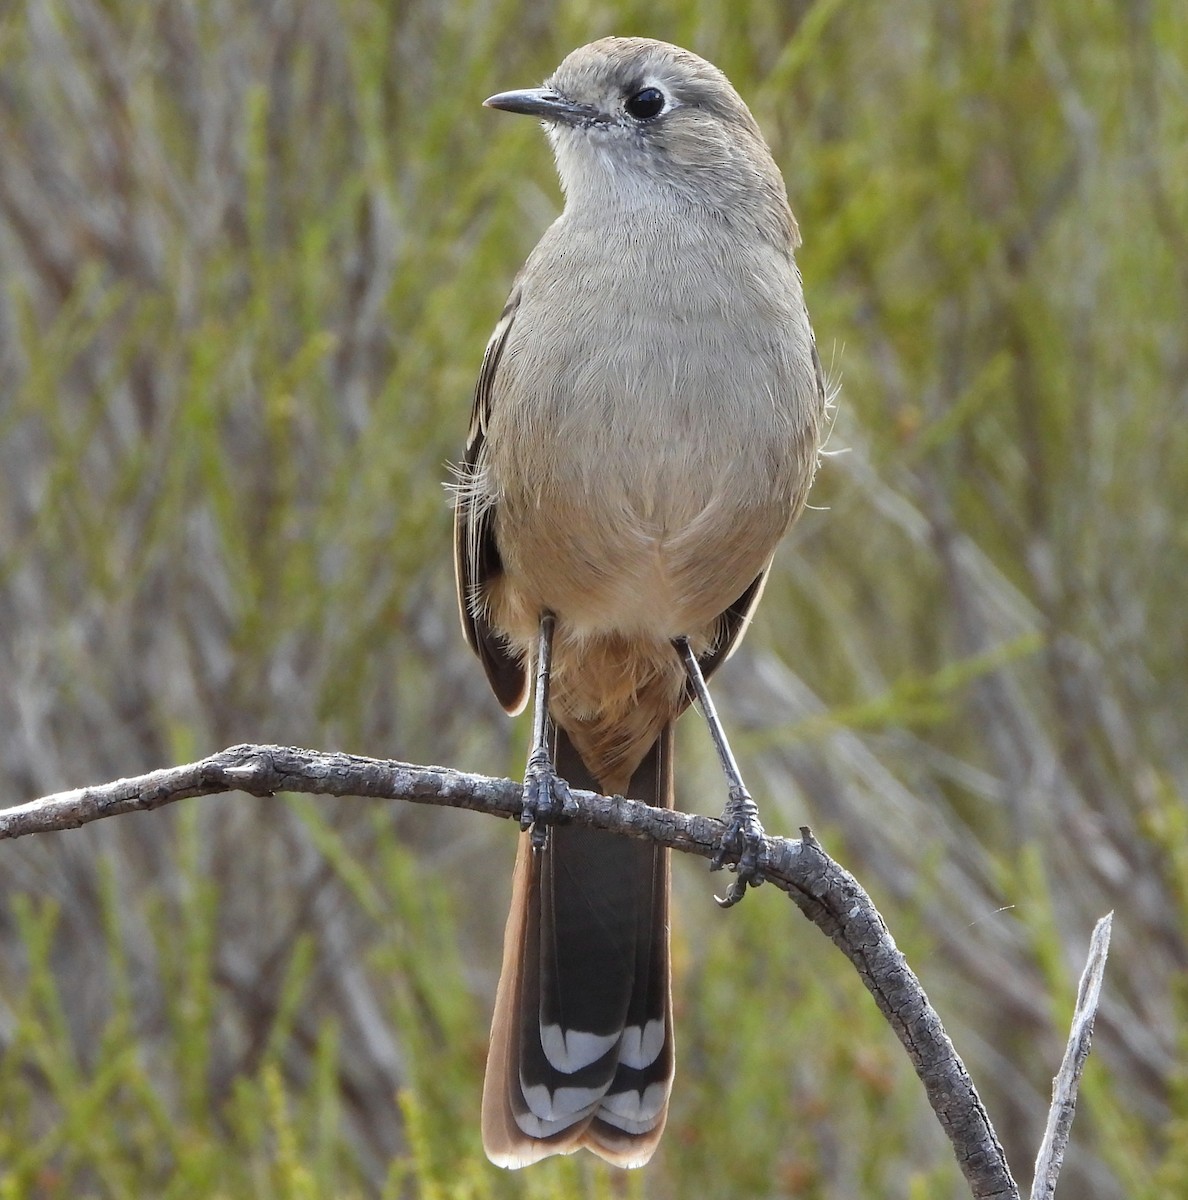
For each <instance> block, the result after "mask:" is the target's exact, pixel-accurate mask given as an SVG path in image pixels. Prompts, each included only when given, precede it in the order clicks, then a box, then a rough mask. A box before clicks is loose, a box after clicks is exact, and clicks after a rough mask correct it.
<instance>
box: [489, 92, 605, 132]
mask: <svg viewBox="0 0 1188 1200" xmlns="http://www.w3.org/2000/svg"><path fill="white" fill-rule="evenodd" d="M483 107H484V108H500V109H502V110H503V111H504V112H514V113H524V115H525V116H529V117H539V118H540V120H542V121H561V122H563V123H564V124H566V125H580V124H581V123H582V122H584V121H595V120H597V119H598V110H597V109H596V108H594V107H593V106H592V105H589V104H575V103H574V102H573V101H572V100H567V99H566V98H565V97H564V96H559V95H557V93H556V92H554V91H551V90H550V89H549V88H525V89H524V91H522V92H500V93H499V95H497V96H491V97H490V98H489V99H486V100H484V101H483Z"/></svg>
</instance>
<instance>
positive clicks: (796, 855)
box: [0, 745, 1108, 1200]
mask: <svg viewBox="0 0 1188 1200" xmlns="http://www.w3.org/2000/svg"><path fill="white" fill-rule="evenodd" d="M230 791H240V792H247V793H249V794H250V795H253V796H270V795H273V794H275V793H277V792H307V793H314V794H317V795H326V796H361V797H367V798H372V799H382V800H410V801H412V802H414V803H417V804H442V805H448V806H451V807H454V808H466V809H474V810H476V811H480V812H486V813H491V814H494V815H496V816H503V817H518V816H519V814H520V807H521V799H522V792H523V788H522V785H521V784H519V783H517V782H515V781H514V780H510V779H492V778H489V777H487V776H483V775H467V774H464V773H462V772H460V771H453V770H449V769H448V768H445V767H424V766H415V765H412V764H410V763H403V762H396V761H394V760H387V759H374V758H362V757H359V756H357V755H352V754H337V753H335V754H326V753H319V752H317V751H312V750H301V749H296V748H293V747H287V746H254V745H246V746H232V747H231V748H230V749H227V750H223V751H221V752H220V753H218V754H212V755H211V756H210V757H209V758H204V759H202V760H201V761H200V762H196V763H188V764H186V765H185V766H180V767H169V768H166V769H164V770H160V771H153V772H150V773H149V774H147V775H140V776H136V777H134V778H131V779H119V780H116V781H115V782H114V783H106V784H101V785H99V786H96V787H87V788H79V789H77V790H76V791H71V792H61V793H59V794H57V795H54V796H46V797H44V798H42V799H40V800H33V801H31V802H30V803H28V804H22V805H18V806H17V807H15V808H9V809H5V810H0V839H3V838H15V837H24V836H25V835H27V834H30V833H48V832H52V831H55V830H64V829H76V828H78V827H79V826H81V825H85V824H88V823H89V822H91V821H97V820H99V819H100V818H102V817H110V816H115V815H117V814H119V813H129V812H144V811H147V810H151V809H155V808H160V807H162V806H163V805H166V804H172V803H173V802H174V801H175V800H182V799H185V798H187V797H191V796H205V795H212V794H215V793H219V792H230ZM573 797H574V800H575V801H576V802H577V812H576V814H575V816H574V817H573V820H574V821H575V822H577V823H578V824H582V825H588V826H591V827H593V828H597V829H604V830H606V831H607V832H608V833H615V834H621V835H624V836H627V837H638V838H647V839H650V840H652V841H654V842H657V843H659V844H661V845H664V846H668V847H670V848H672V849H673V850H680V851H682V852H684V853H691V854H699V855H701V857H703V858H711V857H712V856H713V854H714V852H715V850H716V848H717V841H718V837H719V835H720V833H721V824H720V822H719V821H718V820H716V819H715V818H713V817H704V816H697V815H693V814H690V813H683V812H678V811H675V810H671V809H657V808H651V807H649V806H648V805H646V804H642V803H639V802H638V801H635V800H624V799H621V798H619V797H615V798H608V797H606V796H599V795H596V794H594V793H592V792H580V791H574V793H573ZM801 834H802V836H801V838H800V839H799V840H791V839H786V838H778V837H769V838H766V839H765V841H764V850H763V874H764V877H765V878H766V879H767V880H768V881H769V882H770V883H771V884H772V885H773V886H775V887H776V888H779V889H780V890H781V891H784V892H787V893H788V895H789V896H790V897H791V898H792V900H793V901H794V902H795V904H796V905H797V907H798V908H799V909H800V910H801V912H803V913H804V914H805V916H807V917H808V918H809V920H811V921H812V922H813V923H814V924H815V925H817V926H818V927H819V928H820V929H822V930H823V931H824V932H825V933H826V934H828V936H829V937H830V939H831V940H832V941H833V943H834V944H835V945H836V946H837V947H838V949H839V950H841V951H842V953H843V954H845V956H846V957H847V958H848V959H849V960H850V962H851V963H853V965H854V967H855V968H856V970H857V971H858V974H859V975H860V976H861V978H862V981H863V983H865V984H866V987H867V989H868V990H869V991H870V993H871V995H873V996H874V999H875V1002H876V1003H877V1004H878V1006H879V1009H880V1011H881V1012H882V1013H883V1015H884V1016H885V1017H886V1018H887V1020H888V1022H889V1023H890V1025H891V1027H892V1029H894V1030H895V1033H896V1036H897V1037H898V1038H899V1040H900V1041H901V1042H902V1043H903V1045H904V1047H905V1049H906V1050H907V1052H908V1056H909V1057H910V1058H911V1061H912V1065H913V1066H914V1067H915V1069H916V1073H917V1074H918V1075H919V1077H920V1079H921V1081H922V1082H923V1084H924V1089H925V1092H926V1093H927V1095H928V1101H929V1103H930V1104H931V1105H932V1109H933V1111H934V1112H935V1113H936V1115H937V1118H938V1119H939V1120H940V1123H941V1125H942V1127H943V1128H944V1130H945V1132H946V1133H947V1134H948V1136H949V1139H950V1141H951V1142H952V1144H953V1149H954V1151H955V1153H956V1156H957V1161H958V1163H959V1164H960V1166H961V1170H962V1171H963V1172H964V1174H965V1178H966V1180H967V1182H968V1183H969V1186H970V1189H971V1192H972V1194H973V1196H974V1197H975V1200H1018V1198H1019V1190H1018V1188H1017V1186H1016V1185H1015V1181H1014V1180H1013V1179H1012V1177H1011V1173H1010V1169H1009V1168H1008V1166H1007V1162H1006V1156H1005V1155H1004V1153H1003V1150H1002V1146H1001V1145H1000V1144H999V1141H998V1138H997V1136H996V1134H995V1132H994V1128H993V1126H992V1125H991V1123H990V1118H989V1117H988V1115H987V1114H986V1110H985V1108H984V1106H983V1105H982V1101H981V1099H980V1098H979V1096H978V1093H977V1089H976V1088H975V1087H974V1084H973V1080H972V1079H971V1078H970V1076H969V1073H968V1072H967V1071H966V1069H965V1066H964V1064H963V1063H962V1061H961V1059H960V1058H959V1057H958V1055H957V1052H956V1051H955V1050H954V1049H953V1044H952V1042H951V1041H950V1040H949V1037H948V1035H947V1034H946V1033H945V1031H944V1028H943V1026H942V1025H941V1021H940V1017H939V1016H938V1015H937V1013H936V1010H935V1009H934V1008H933V1007H932V1005H931V1004H930V1003H929V1002H928V998H927V996H925V994H924V989H923V988H922V987H921V986H920V982H919V980H918V979H917V978H916V976H915V975H914V974H913V972H912V971H911V969H910V968H909V967H908V965H907V962H906V960H905V959H904V957H903V955H902V954H901V953H900V952H899V948H898V947H897V946H896V945H895V941H894V939H893V938H892V937H891V934H890V932H889V931H888V929H887V926H886V923H885V922H884V921H883V918H882V917H881V916H880V914H879V912H878V910H877V909H876V908H875V906H874V904H873V903H872V902H871V899H870V897H869V896H868V895H867V894H866V892H865V891H864V890H863V888H862V887H861V885H860V884H859V883H858V881H857V880H856V879H855V878H854V877H853V876H852V875H851V874H850V873H849V872H848V871H846V870H845V869H844V868H842V867H841V866H839V865H838V864H837V863H836V862H834V861H833V859H831V858H830V857H829V856H828V855H827V854H826V853H825V851H824V850H823V849H822V848H821V846H820V844H819V843H818V842H817V840H816V838H814V837H813V835H812V833H811V832H810V831H809V830H808V829H802V830H801ZM1106 920H1107V922H1108V918H1107V919H1106ZM1098 929H1099V932H1100V929H1101V926H1100V925H1099V927H1098ZM1094 937H1095V946H1096V945H1097V941H1098V935H1097V934H1095V935H1094ZM1105 941H1106V942H1108V924H1107V926H1106V934H1105ZM1104 962H1105V945H1104V944H1103V945H1102V946H1101V948H1100V953H1099V955H1098V957H1097V958H1095V959H1092V960H1091V969H1092V970H1091V971H1087V975H1086V978H1087V979H1088V978H1090V975H1091V974H1092V978H1091V980H1090V983H1089V984H1088V985H1086V984H1084V983H1083V984H1082V996H1081V1001H1080V1003H1079V1004H1078V1010H1077V1012H1078V1022H1077V1023H1074V1027H1073V1042H1074V1043H1076V1047H1077V1049H1076V1050H1075V1052H1074V1050H1073V1043H1070V1050H1069V1053H1070V1055H1071V1056H1072V1059H1073V1062H1072V1065H1071V1066H1070V1063H1069V1059H1067V1058H1066V1062H1065V1067H1066V1068H1067V1069H1068V1071H1069V1072H1070V1079H1069V1084H1068V1086H1067V1087H1066V1088H1064V1089H1063V1090H1061V1089H1060V1088H1059V1086H1058V1089H1057V1090H1058V1094H1057V1097H1056V1098H1055V1099H1054V1101H1053V1109H1052V1117H1051V1119H1050V1121H1049V1132H1050V1135H1051V1137H1050V1139H1048V1138H1045V1148H1046V1147H1047V1145H1048V1141H1049V1140H1051V1142H1052V1154H1051V1160H1050V1161H1051V1167H1050V1168H1045V1170H1046V1172H1047V1173H1048V1174H1050V1177H1051V1181H1052V1182H1051V1188H1054V1187H1055V1179H1056V1173H1057V1172H1058V1171H1059V1167H1060V1160H1061V1158H1062V1157H1063V1151H1064V1147H1065V1145H1066V1144H1067V1140H1068V1127H1069V1124H1070V1123H1071V1121H1072V1113H1073V1107H1074V1102H1075V1094H1076V1079H1077V1077H1079V1075H1080V1070H1081V1066H1082V1065H1083V1064H1084V1060H1085V1056H1086V1055H1087V1054H1088V1052H1089V1034H1090V1031H1091V1029H1092V1022H1093V1011H1094V1010H1095V1009H1096V1004H1097V995H1098V993H1099V991H1100V987H1101V970H1102V968H1103V967H1104ZM1093 972H1095V974H1093ZM1083 1014H1084V1015H1083ZM1065 1074H1066V1071H1065V1068H1062V1070H1061V1076H1060V1079H1064V1078H1065ZM1058 1082H1059V1081H1058ZM1042 1158H1043V1156H1042V1155H1041V1160H1042ZM1038 1187H1039V1184H1038V1181H1037V1188H1038ZM1051 1188H1050V1189H1049V1190H1048V1191H1046V1192H1045V1191H1036V1192H1034V1193H1033V1197H1034V1196H1049V1197H1050V1196H1051V1194H1052V1192H1051Z"/></svg>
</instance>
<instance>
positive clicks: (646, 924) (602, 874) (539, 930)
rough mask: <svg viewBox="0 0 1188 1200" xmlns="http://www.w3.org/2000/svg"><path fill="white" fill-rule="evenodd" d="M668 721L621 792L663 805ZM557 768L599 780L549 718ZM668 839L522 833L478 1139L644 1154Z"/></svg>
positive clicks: (662, 964) (530, 1156)
mask: <svg viewBox="0 0 1188 1200" xmlns="http://www.w3.org/2000/svg"><path fill="white" fill-rule="evenodd" d="M672 751H673V731H672V726H671V725H669V726H667V727H666V728H665V729H664V731H663V732H662V733H661V734H660V736H659V737H658V738H657V740H656V742H655V743H654V744H653V746H652V748H651V749H650V750H649V751H648V753H647V755H645V757H644V759H643V761H642V762H641V764H640V765H639V767H638V768H637V769H636V771H635V774H634V775H633V776H632V778H631V783H630V785H629V787H628V788H627V794H628V795H630V796H631V797H632V798H634V799H639V800H644V801H646V802H647V803H649V804H654V805H661V806H664V807H671V806H672V757H673V754H672ZM556 766H557V773H558V775H560V776H561V777H562V778H563V779H565V780H567V781H568V782H569V784H570V785H571V786H572V787H575V788H580V789H582V790H587V791H601V790H602V789H601V788H600V787H599V785H598V782H597V781H596V780H595V779H593V777H592V776H591V775H590V772H589V771H588V770H587V769H586V767H585V765H584V764H583V763H582V761H581V759H580V758H579V757H578V754H577V751H576V750H575V749H574V748H573V745H572V744H571V742H570V741H569V739H568V738H567V737H566V735H565V733H564V731H560V730H559V731H558V734H557V751H556ZM668 892H669V871H668V851H667V850H664V849H661V848H660V847H657V846H655V845H653V844H652V843H650V842H645V841H637V840H635V839H633V838H622V837H616V836H614V835H613V834H607V833H602V832H599V831H597V830H593V829H584V828H579V827H577V826H565V825H557V826H554V827H553V828H552V829H550V831H549V840H548V844H547V846H546V847H545V848H544V850H542V851H537V852H534V851H533V850H532V849H531V845H530V839H529V838H528V837H527V836H524V837H521V839H520V847H519V853H518V856H517V858H516V872H515V878H514V882H513V885H512V906H511V914H510V915H509V917H508V920H507V929H506V931H505V933H504V943H503V970H502V973H501V975H500V978H499V990H498V993H497V995H496V999H495V1015H494V1018H493V1020H492V1023H491V1047H490V1051H489V1054H488V1057H487V1077H486V1082H485V1083H484V1086H483V1146H484V1148H485V1150H486V1152H487V1156H488V1158H490V1159H491V1161H492V1162H494V1163H496V1164H497V1165H499V1166H503V1167H522V1166H526V1165H527V1164H528V1163H532V1162H536V1161H537V1160H538V1159H542V1158H546V1157H548V1156H549V1155H550V1154H569V1153H572V1152H573V1151H574V1150H577V1149H579V1148H580V1147H582V1146H586V1147H588V1148H589V1149H590V1150H592V1151H593V1152H594V1153H595V1154H597V1155H599V1156H600V1157H601V1158H604V1159H606V1160H607V1161H608V1162H611V1163H614V1164H616V1165H617V1166H620V1167H639V1166H643V1164H644V1163H646V1162H647V1161H648V1159H649V1158H651V1156H652V1152H653V1151H654V1150H655V1149H656V1144H657V1143H658V1142H659V1140H660V1135H661V1133H662V1132H663V1131H664V1122H665V1119H666V1117H667V1115H668V1095H669V1091H670V1090H671V1087H672V1074H673V1037H672V993H671V986H670V978H669V956H668Z"/></svg>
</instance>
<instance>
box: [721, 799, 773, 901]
mask: <svg viewBox="0 0 1188 1200" xmlns="http://www.w3.org/2000/svg"><path fill="white" fill-rule="evenodd" d="M722 825H723V826H724V828H723V830H722V837H721V839H720V841H719V842H718V848H717V850H716V851H715V852H714V856H713V858H712V859H710V870H711V871H720V870H721V869H722V868H723V867H724V866H727V865H729V866H730V869H731V870H732V871H735V872H736V873H737V874H736V878H735V879H734V882H733V883H731V885H730V887H729V889H728V890H727V892H726V895H725V896H724V897H722V896H715V897H714V899H715V900H717V902H718V903H719V904H720V905H721V906H722V907H723V908H730V907H732V906H733V905H735V904H737V903H738V902H739V901H740V900H741V899H742V898H743V897H744V896H745V895H746V894H747V888H748V887H758V886H759V885H760V884H761V883H762V882H763V879H764V875H763V859H764V847H763V826H762V825H761V824H760V823H759V807H758V805H756V803H755V801H754V800H752V799H751V794H750V793H749V792H748V791H747V789H746V788H744V787H742V786H741V785H740V786H737V787H732V788H731V789H730V798H729V800H727V801H726V809H725V811H724V812H723V813H722ZM727 858H732V859H735V862H734V863H730V864H727V862H726V859H727Z"/></svg>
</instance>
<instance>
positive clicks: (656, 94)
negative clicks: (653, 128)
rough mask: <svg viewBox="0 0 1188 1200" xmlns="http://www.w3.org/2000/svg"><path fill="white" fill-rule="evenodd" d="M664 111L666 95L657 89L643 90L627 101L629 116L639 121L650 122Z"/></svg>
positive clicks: (648, 88) (647, 88)
mask: <svg viewBox="0 0 1188 1200" xmlns="http://www.w3.org/2000/svg"><path fill="white" fill-rule="evenodd" d="M663 111H664V93H663V92H662V91H661V90H660V89H659V88H656V87H646V88H641V89H640V90H639V91H638V92H636V93H635V95H634V96H632V97H631V99H630V100H628V101H627V115H628V116H631V117H634V118H635V119H636V120H637V121H650V120H651V119H652V117H658V116H659V115H660V113H662V112H663Z"/></svg>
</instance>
